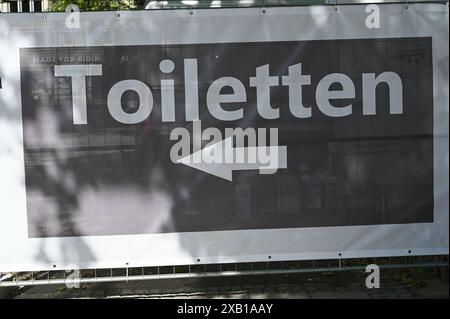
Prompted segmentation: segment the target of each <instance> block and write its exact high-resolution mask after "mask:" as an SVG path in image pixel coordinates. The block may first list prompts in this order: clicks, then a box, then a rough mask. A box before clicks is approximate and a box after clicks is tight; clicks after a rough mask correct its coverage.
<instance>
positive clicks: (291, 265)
mask: <svg viewBox="0 0 450 319" xmlns="http://www.w3.org/2000/svg"><path fill="white" fill-rule="evenodd" d="M418 2H421V3H447V4H448V0H442V1H436V0H403V1H398V0H251V1H249V0H230V1H226V0H221V1H220V0H219V1H217V0H199V1H147V3H146V9H149V10H150V9H202V8H236V7H270V6H304V5H345V4H357V3H360V4H368V3H405V4H408V3H418ZM369 264H376V265H378V266H379V267H380V268H381V269H399V268H434V269H436V270H438V269H440V270H442V271H444V272H448V266H449V264H448V255H439V256H406V257H389V258H363V259H333V260H298V261H280V262H278V261H268V262H253V263H229V264H203V265H198V264H196V265H182V266H159V267H138V268H107V269H84V270H71V271H66V270H58V271H39V272H17V273H0V288H1V287H17V286H34V285H55V284H73V283H80V284H81V283H101V282H124V281H141V280H159V279H181V278H202V277H226V276H249V275H270V274H290V273H313V272H316V273H323V272H339V271H364V270H365V268H366V266H367V265H369Z"/></svg>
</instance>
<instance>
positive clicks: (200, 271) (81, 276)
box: [0, 255, 448, 287]
mask: <svg viewBox="0 0 450 319" xmlns="http://www.w3.org/2000/svg"><path fill="white" fill-rule="evenodd" d="M369 264H376V265H378V266H379V267H380V269H399V268H435V269H439V268H444V269H445V268H447V271H448V255H443V256H442V255H440V256H412V257H409V256H408V257H389V258H364V259H333V260H309V261H305V260H302V261H300V260H299V261H283V262H257V263H231V264H213V265H184V266H161V267H138V268H108V269H86V270H77V271H73V270H72V271H42V272H19V273H9V274H3V275H2V274H0V287H17V286H38V285H62V284H67V285H73V284H84V283H105V282H121V281H142V280H160V279H182V278H204V277H227V276H249V275H250V276H251V275H255V276H256V275H272V274H273V275H275V274H293V273H313V272H316V273H324V272H339V271H364V270H365V268H366V266H367V265H369Z"/></svg>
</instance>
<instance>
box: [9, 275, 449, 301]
mask: <svg viewBox="0 0 450 319" xmlns="http://www.w3.org/2000/svg"><path fill="white" fill-rule="evenodd" d="M365 277H366V274H365V273H364V272H337V273H336V272H335V273H331V272H330V273H310V274H290V275H270V276H269V275H259V276H245V277H222V278H200V279H198V278H196V279H176V280H174V279H172V280H152V281H145V282H144V281H141V282H120V283H119V282H118V283H105V284H85V285H82V286H81V287H80V288H79V289H68V288H66V287H65V286H39V287H31V288H17V289H14V290H13V291H12V293H11V294H10V296H9V297H11V298H186V299H191V298H196V299H198V298H251V299H261V298H297V299H318V298H351V299H369V298H392V299H396V298H407V299H411V298H446V299H448V297H449V286H448V280H443V279H441V278H440V277H439V276H438V275H436V274H435V273H434V272H433V271H432V270H423V269H418V270H389V271H387V270H382V272H381V287H380V288H379V289H367V288H366V287H365Z"/></svg>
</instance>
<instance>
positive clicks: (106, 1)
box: [49, 0, 142, 11]
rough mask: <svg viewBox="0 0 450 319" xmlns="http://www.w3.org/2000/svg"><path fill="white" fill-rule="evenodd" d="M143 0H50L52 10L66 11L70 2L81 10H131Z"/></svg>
mask: <svg viewBox="0 0 450 319" xmlns="http://www.w3.org/2000/svg"><path fill="white" fill-rule="evenodd" d="M141 2H142V1H132V0H128V1H127V0H50V8H49V9H50V11H65V10H66V7H67V6H68V5H70V4H76V5H77V6H78V8H80V11H104V10H130V9H137V8H139V7H140V6H142V4H141Z"/></svg>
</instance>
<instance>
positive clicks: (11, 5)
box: [0, 0, 49, 12]
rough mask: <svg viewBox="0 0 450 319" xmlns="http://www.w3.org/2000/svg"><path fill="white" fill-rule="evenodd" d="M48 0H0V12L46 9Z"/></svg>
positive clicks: (40, 10) (39, 10)
mask: <svg viewBox="0 0 450 319" xmlns="http://www.w3.org/2000/svg"><path fill="white" fill-rule="evenodd" d="M48 2H49V0H7V1H5V0H3V1H2V0H0V12H42V11H48V4H49V3H48Z"/></svg>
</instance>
